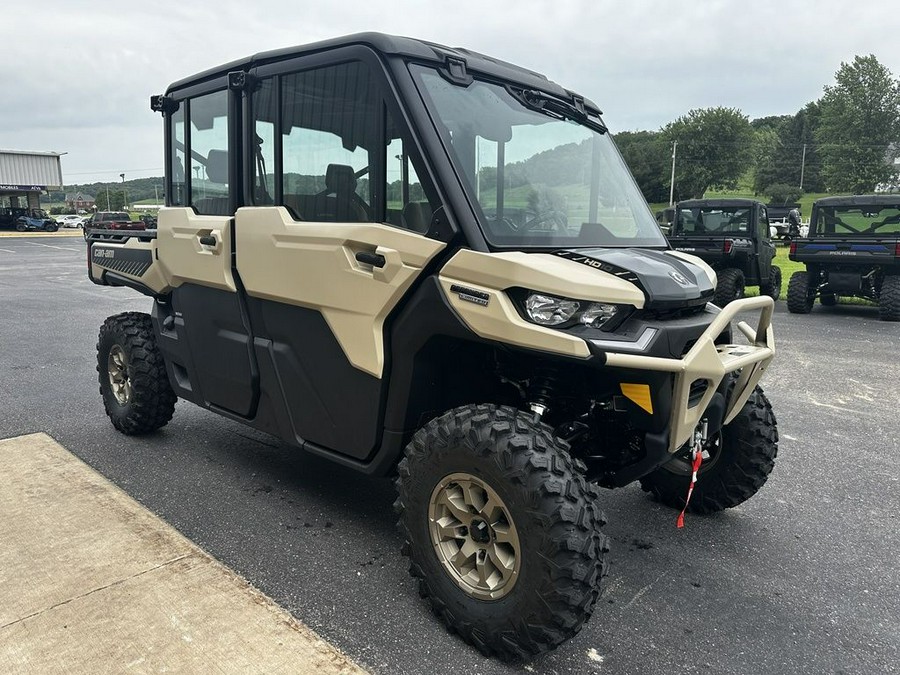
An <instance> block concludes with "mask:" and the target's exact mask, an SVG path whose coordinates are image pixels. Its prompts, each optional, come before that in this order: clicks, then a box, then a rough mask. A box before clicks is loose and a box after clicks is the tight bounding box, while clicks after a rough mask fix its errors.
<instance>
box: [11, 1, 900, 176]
mask: <svg viewBox="0 0 900 675" xmlns="http://www.w3.org/2000/svg"><path fill="white" fill-rule="evenodd" d="M10 4H11V7H10V8H5V9H4V11H3V13H2V14H3V20H2V25H3V28H2V33H3V40H2V43H0V44H2V46H0V54H2V55H3V57H4V58H3V64H2V66H0V85H2V86H0V88H2V98H0V148H3V149H18V150H41V151H44V150H53V151H57V152H66V153H68V154H67V155H66V156H64V157H63V159H62V162H63V176H64V179H65V181H66V183H68V184H71V183H87V182H92V181H94V180H109V181H116V182H118V180H119V174H120V173H122V172H125V174H126V178H128V179H131V178H140V177H146V176H158V175H162V171H163V169H162V165H163V161H162V124H161V118H160V117H159V116H158V115H156V114H154V113H152V112H151V111H150V109H149V105H148V101H149V97H150V95H151V94H154V93H162V92H163V91H164V90H165V88H166V86H167V85H168V84H169V83H170V82H173V81H175V80H178V79H181V78H182V77H185V76H188V75H191V74H192V73H195V72H198V71H201V70H204V69H206V68H209V67H212V66H216V65H220V64H222V63H225V62H227V61H231V60H234V59H238V58H241V57H244V56H247V55H250V54H253V53H256V52H260V51H267V50H270V49H277V48H280V47H287V46H291V45H297V44H304V43H307V42H313V41H316V40H320V39H324V38H328V37H335V36H339V35H345V34H348V33H355V32H360V31H366V30H375V31H382V32H386V33H393V34H396V35H408V36H411V37H419V38H423V39H427V40H431V41H434V42H439V43H442V44H446V45H450V46H460V47H467V48H469V49H473V50H476V51H480V52H483V53H486V54H489V55H491V56H495V57H498V58H501V59H505V60H507V61H512V62H514V63H517V64H519V65H522V66H524V67H526V68H530V69H532V70H537V71H539V72H542V73H544V74H545V75H547V76H548V77H549V78H550V79H552V80H555V81H556V82H559V83H560V84H562V85H564V86H565V87H567V88H569V89H573V90H576V91H578V92H580V93H582V94H583V95H585V96H587V97H588V98H590V99H592V100H593V101H595V102H596V103H597V104H598V105H599V106H600V108H601V109H602V110H603V111H604V113H605V116H604V117H605V120H606V122H607V124H608V125H609V126H610V128H611V129H612V130H613V131H623V130H637V129H658V128H659V127H660V126H662V125H664V124H665V123H667V122H669V121H672V120H674V119H675V118H676V117H678V116H679V115H682V114H684V113H685V112H687V111H688V110H690V109H692V108H703V107H709V106H717V105H722V106H729V107H735V108H740V109H741V110H742V111H743V112H744V114H746V115H749V116H750V117H751V118H755V117H762V116H766V115H778V114H793V113H795V112H796V111H797V110H799V109H800V108H801V107H802V106H803V105H805V104H806V103H807V102H809V101H812V100H815V99H817V98H819V97H820V96H821V94H822V88H823V86H824V85H826V84H830V83H832V82H833V80H834V73H835V71H836V70H837V69H838V67H839V66H840V64H841V62H842V61H851V60H852V59H853V57H854V55H856V54H874V55H875V56H876V57H877V58H878V60H879V61H881V63H883V64H884V65H886V66H887V67H888V68H890V69H891V71H892V72H893V73H894V75H895V76H897V75H900V12H898V11H897V9H896V7H897V4H896V1H895V0H890V1H889V0H858V1H857V2H852V3H851V2H848V1H847V0H817V1H816V2H812V1H811V0H807V1H806V2H799V1H792V0H782V1H780V2H774V1H770V0H754V1H753V2H738V1H736V0H734V1H727V0H695V1H694V2H690V1H688V2H675V1H663V0H656V1H651V0H647V1H643V0H631V1H630V2H626V1H610V0H592V1H589V0H580V1H575V0H570V1H567V0H555V2H534V1H532V0H515V1H510V0H494V1H493V2H491V1H490V0H481V1H479V2H471V1H468V0H457V1H456V2H446V1H445V2H407V1H405V0H394V1H393V2H384V1H382V0H332V1H331V2H322V1H321V0H318V1H316V2H305V1H304V0H294V1H293V2H289V1H283V0H180V1H178V2H173V1H171V0H156V1H155V2H140V3H138V2H131V1H129V0H118V1H117V2H109V1H107V0H92V1H81V0H42V2H37V3H35V4H33V5H32V4H29V3H26V2H14V3H10Z"/></svg>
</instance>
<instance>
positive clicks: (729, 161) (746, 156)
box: [662, 107, 755, 199]
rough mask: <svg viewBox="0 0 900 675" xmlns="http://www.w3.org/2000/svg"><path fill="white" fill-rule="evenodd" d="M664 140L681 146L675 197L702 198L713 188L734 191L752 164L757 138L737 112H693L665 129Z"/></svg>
mask: <svg viewBox="0 0 900 675" xmlns="http://www.w3.org/2000/svg"><path fill="white" fill-rule="evenodd" d="M662 137H663V138H664V139H665V140H666V141H667V142H668V144H669V145H670V147H671V144H672V143H674V142H675V141H677V142H678V151H677V157H676V161H675V167H676V169H675V194H676V196H677V198H678V199H683V198H685V197H702V196H703V193H704V192H706V190H707V189H709V188H711V187H717V188H735V187H737V181H738V179H739V178H740V177H741V176H742V175H743V174H744V172H745V171H746V170H747V169H748V168H750V166H751V165H752V163H753V154H754V147H755V145H754V141H755V135H754V132H753V127H751V126H750V121H749V119H748V118H747V116H746V115H744V114H743V113H741V111H740V110H737V109H736V108H723V107H718V108H704V109H696V110H691V111H690V112H689V113H688V114H687V115H684V116H682V117H679V118H678V119H677V120H675V121H674V122H671V123H670V124H668V125H666V127H665V128H664V129H663V130H662Z"/></svg>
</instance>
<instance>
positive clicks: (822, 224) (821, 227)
mask: <svg viewBox="0 0 900 675" xmlns="http://www.w3.org/2000/svg"><path fill="white" fill-rule="evenodd" d="M813 231H814V232H815V233H816V234H824V235H837V236H870V237H880V236H893V235H896V234H898V233H900V204H890V205H880V204H877V205H872V206H858V205H852V206H851V205H848V206H820V207H818V208H817V209H816V214H815V223H813Z"/></svg>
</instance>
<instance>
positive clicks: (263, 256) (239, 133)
mask: <svg viewBox="0 0 900 675" xmlns="http://www.w3.org/2000/svg"><path fill="white" fill-rule="evenodd" d="M151 107H152V108H153V109H154V110H156V111H158V112H161V113H162V115H163V118H164V123H165V139H166V145H165V148H166V163H167V172H166V190H165V193H166V207H165V208H163V209H161V210H160V213H159V221H158V229H157V230H155V231H153V230H148V231H146V232H121V231H110V232H104V231H102V230H93V231H92V232H91V234H90V236H89V242H88V262H89V270H90V277H91V279H92V280H93V281H94V282H95V283H98V284H102V285H109V286H127V287H130V288H133V289H137V290H139V291H141V292H143V293H145V294H146V295H148V296H150V297H151V298H152V299H153V306H152V311H151V313H150V314H140V313H127V314H120V315H118V316H114V317H111V318H109V319H108V320H107V321H106V322H105V323H104V324H103V327H102V328H101V330H100V338H99V343H98V362H97V363H98V370H99V374H100V391H101V394H102V396H103V402H104V405H105V408H106V412H107V414H108V415H109V417H110V419H111V420H112V423H113V424H114V425H115V427H116V428H117V429H119V430H120V431H122V432H123V433H126V434H144V433H149V432H152V431H155V430H157V429H159V428H160V427H162V426H164V425H165V424H166V423H167V422H168V420H169V419H170V418H171V416H172V414H173V410H174V404H175V401H176V398H177V397H180V398H182V399H186V400H188V401H192V402H193V403H196V404H197V405H200V406H202V407H204V408H207V409H209V410H211V411H214V412H216V413H219V414H220V415H223V416H225V417H228V418H230V419H232V420H237V421H239V422H242V423H244V424H247V425H249V426H252V427H255V428H257V429H260V430H262V431H265V432H268V433H271V434H273V435H275V436H277V437H279V438H280V439H282V440H283V441H285V442H286V443H289V444H292V445H294V446H296V447H298V448H300V449H302V450H304V451H306V452H311V453H315V454H317V455H321V456H324V457H327V458H329V459H331V460H333V461H335V462H338V463H340V464H343V465H345V466H349V467H353V468H354V469H357V470H358V471H361V472H364V473H367V474H373V475H394V476H395V477H396V485H397V490H398V493H399V496H398V499H397V503H396V508H397V511H398V512H399V515H400V521H399V523H400V530H401V532H402V536H403V539H404V540H405V544H404V546H403V551H404V553H405V554H406V555H408V556H409V559H410V571H411V573H412V574H413V576H415V577H417V578H418V580H419V583H420V588H421V591H422V593H423V595H424V596H425V597H427V598H428V599H429V601H430V602H431V605H432V607H433V608H434V610H435V612H436V613H437V615H438V616H439V617H440V618H441V619H442V620H443V621H444V622H445V623H446V624H447V625H448V626H449V627H450V628H451V629H453V630H455V631H456V632H458V633H459V635H460V636H461V637H462V638H463V639H464V640H466V641H467V642H469V643H471V644H473V645H475V646H476V647H477V648H478V649H480V650H481V651H482V652H484V653H487V654H496V655H498V656H500V657H502V658H507V659H509V658H512V659H515V658H527V657H529V656H532V655H535V654H538V653H541V652H543V651H546V650H549V649H552V648H553V647H555V646H557V645H559V644H560V643H562V642H563V641H564V640H566V639H567V638H569V637H571V636H572V635H573V634H575V633H576V632H578V630H579V629H580V628H581V627H582V625H583V623H584V622H585V621H586V620H587V619H588V617H589V616H590V614H591V612H592V610H593V609H594V605H595V602H596V600H597V597H598V595H599V593H600V588H601V579H602V577H603V576H604V573H605V571H606V554H607V538H606V537H605V536H604V534H603V533H602V530H601V528H602V526H603V525H604V517H603V515H602V513H601V510H600V507H599V504H598V493H599V489H598V486H605V487H615V486H622V485H626V484H628V483H631V482H633V481H638V480H640V481H641V484H642V485H643V487H644V489H646V490H648V491H650V492H652V493H653V494H655V495H656V496H657V497H658V498H659V499H660V500H662V501H663V502H665V503H667V504H670V505H671V506H673V507H675V508H683V507H684V506H685V500H686V497H687V494H688V488H689V487H690V486H691V484H692V480H691V478H692V472H693V469H694V468H695V467H696V465H697V464H698V462H699V461H702V464H701V466H700V468H699V478H698V481H697V484H696V488H695V490H694V492H693V498H692V501H690V510H691V511H694V512H711V511H717V510H720V509H724V508H727V507H732V506H736V505H737V504H740V503H741V502H743V501H744V500H746V499H748V498H749V497H751V496H752V495H753V494H754V493H755V492H756V491H757V490H758V489H759V488H760V486H761V485H762V484H763V483H764V482H765V481H766V478H767V476H768V474H769V472H770V471H771V469H772V466H773V461H774V458H775V455H776V452H777V437H778V436H777V431H776V427H775V418H774V416H773V414H772V410H771V407H770V405H769V402H768V401H767V400H766V397H765V396H764V395H763V393H762V391H761V390H760V389H759V388H758V387H757V383H758V381H759V379H760V377H761V376H762V374H763V371H764V370H765V368H766V366H767V365H768V364H769V362H770V361H771V359H772V357H773V356H774V341H773V334H772V329H771V327H770V320H771V316H772V300H771V299H770V298H767V297H760V298H750V299H743V300H739V301H736V302H733V303H731V304H729V305H728V307H727V308H725V309H723V310H720V309H718V308H716V307H715V306H713V305H712V304H710V302H709V301H710V299H711V298H712V296H713V293H714V289H715V286H716V278H715V274H714V272H713V271H712V270H711V269H710V268H709V266H707V265H706V264H705V263H703V262H702V261H700V260H699V259H697V258H694V257H692V256H690V255H686V254H681V253H678V252H676V251H673V250H672V249H671V248H670V247H669V245H668V244H667V242H666V239H665V238H664V237H663V235H662V234H661V233H660V230H659V228H658V226H657V224H656V222H655V221H654V219H653V216H652V215H651V214H650V212H649V210H648V208H647V205H646V203H645V201H644V199H643V198H642V196H641V194H640V192H639V191H638V189H637V187H636V185H635V183H634V181H633V180H632V178H631V175H630V174H629V171H628V169H627V168H626V166H625V164H624V163H623V161H622V159H621V157H620V155H619V153H618V152H617V150H616V147H615V145H614V143H613V141H612V139H611V138H610V136H609V134H608V133H607V130H606V127H605V126H604V124H603V122H602V120H601V118H600V112H599V110H598V109H597V106H596V105H594V104H593V103H591V102H590V101H589V100H587V99H585V98H583V97H582V96H580V95H578V94H574V93H573V92H571V91H568V90H566V89H564V88H562V87H560V86H559V85H557V84H555V83H553V82H551V81H550V80H548V79H546V78H545V77H543V76H541V75H539V74H536V73H534V72H531V71H528V70H524V69H522V68H519V67H516V66H514V65H511V64H508V63H504V62H502V61H498V60H495V59H492V58H489V57H487V56H483V55H481V54H476V53H474V52H470V51H467V50H463V49H451V48H447V47H443V46H440V45H436V44H431V43H427V42H422V41H418V40H412V39H407V38H397V37H390V36H386V35H379V34H361V35H354V36H350V37H346V38H341V39H336V40H331V41H327V42H322V43H318V44H313V45H308V46H303V47H297V48H292V49H284V50H280V51H275V52H269V53H264V54H259V55H257V56H253V57H250V58H246V59H244V60H241V61H236V62H233V63H230V64H228V65H226V66H222V67H221V68H216V69H212V70H209V71H207V72H204V73H201V74H199V75H196V76H194V77H190V78H187V79H184V80H181V81H179V82H176V83H175V84H173V85H171V87H170V88H169V89H168V91H167V92H166V94H165V95H161V96H154V97H153V98H152V101H151ZM747 312H749V313H751V314H752V316H753V317H754V319H755V327H750V326H749V325H748V324H747V323H744V322H741V323H739V324H737V326H738V328H739V329H740V333H742V334H743V335H744V336H745V339H744V340H743V341H742V343H741V344H736V343H735V340H734V339H733V337H732V331H731V328H730V323H731V320H732V319H733V318H734V317H735V316H737V315H739V314H743V313H747ZM698 458H699V460H698Z"/></svg>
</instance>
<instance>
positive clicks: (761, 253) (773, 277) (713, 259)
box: [669, 199, 781, 307]
mask: <svg viewBox="0 0 900 675" xmlns="http://www.w3.org/2000/svg"><path fill="white" fill-rule="evenodd" d="M669 243H670V244H671V245H672V246H673V247H674V248H675V250H676V251H683V252H685V253H690V254H691V255H695V256H697V257H698V258H701V259H702V260H704V261H705V262H707V263H708V264H709V265H710V267H712V268H713V269H714V270H715V271H716V275H717V277H718V282H717V284H716V294H715V296H714V298H713V302H714V303H715V304H717V305H718V306H719V307H724V306H725V305H727V304H728V303H729V302H731V301H732V300H736V299H737V298H742V297H744V289H745V288H746V287H747V286H759V291H760V293H761V294H763V295H768V296H769V297H771V298H772V299H773V300H778V297H779V296H780V295H781V269H780V268H779V267H778V266H777V265H774V264H773V262H772V261H773V260H774V258H775V244H774V243H772V239H771V237H770V234H769V219H768V216H767V213H766V205H765V204H763V203H762V202H758V201H755V200H753V199H690V200H686V201H682V202H678V204H677V205H676V207H675V218H674V224H673V227H672V233H671V234H670V235H669Z"/></svg>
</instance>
